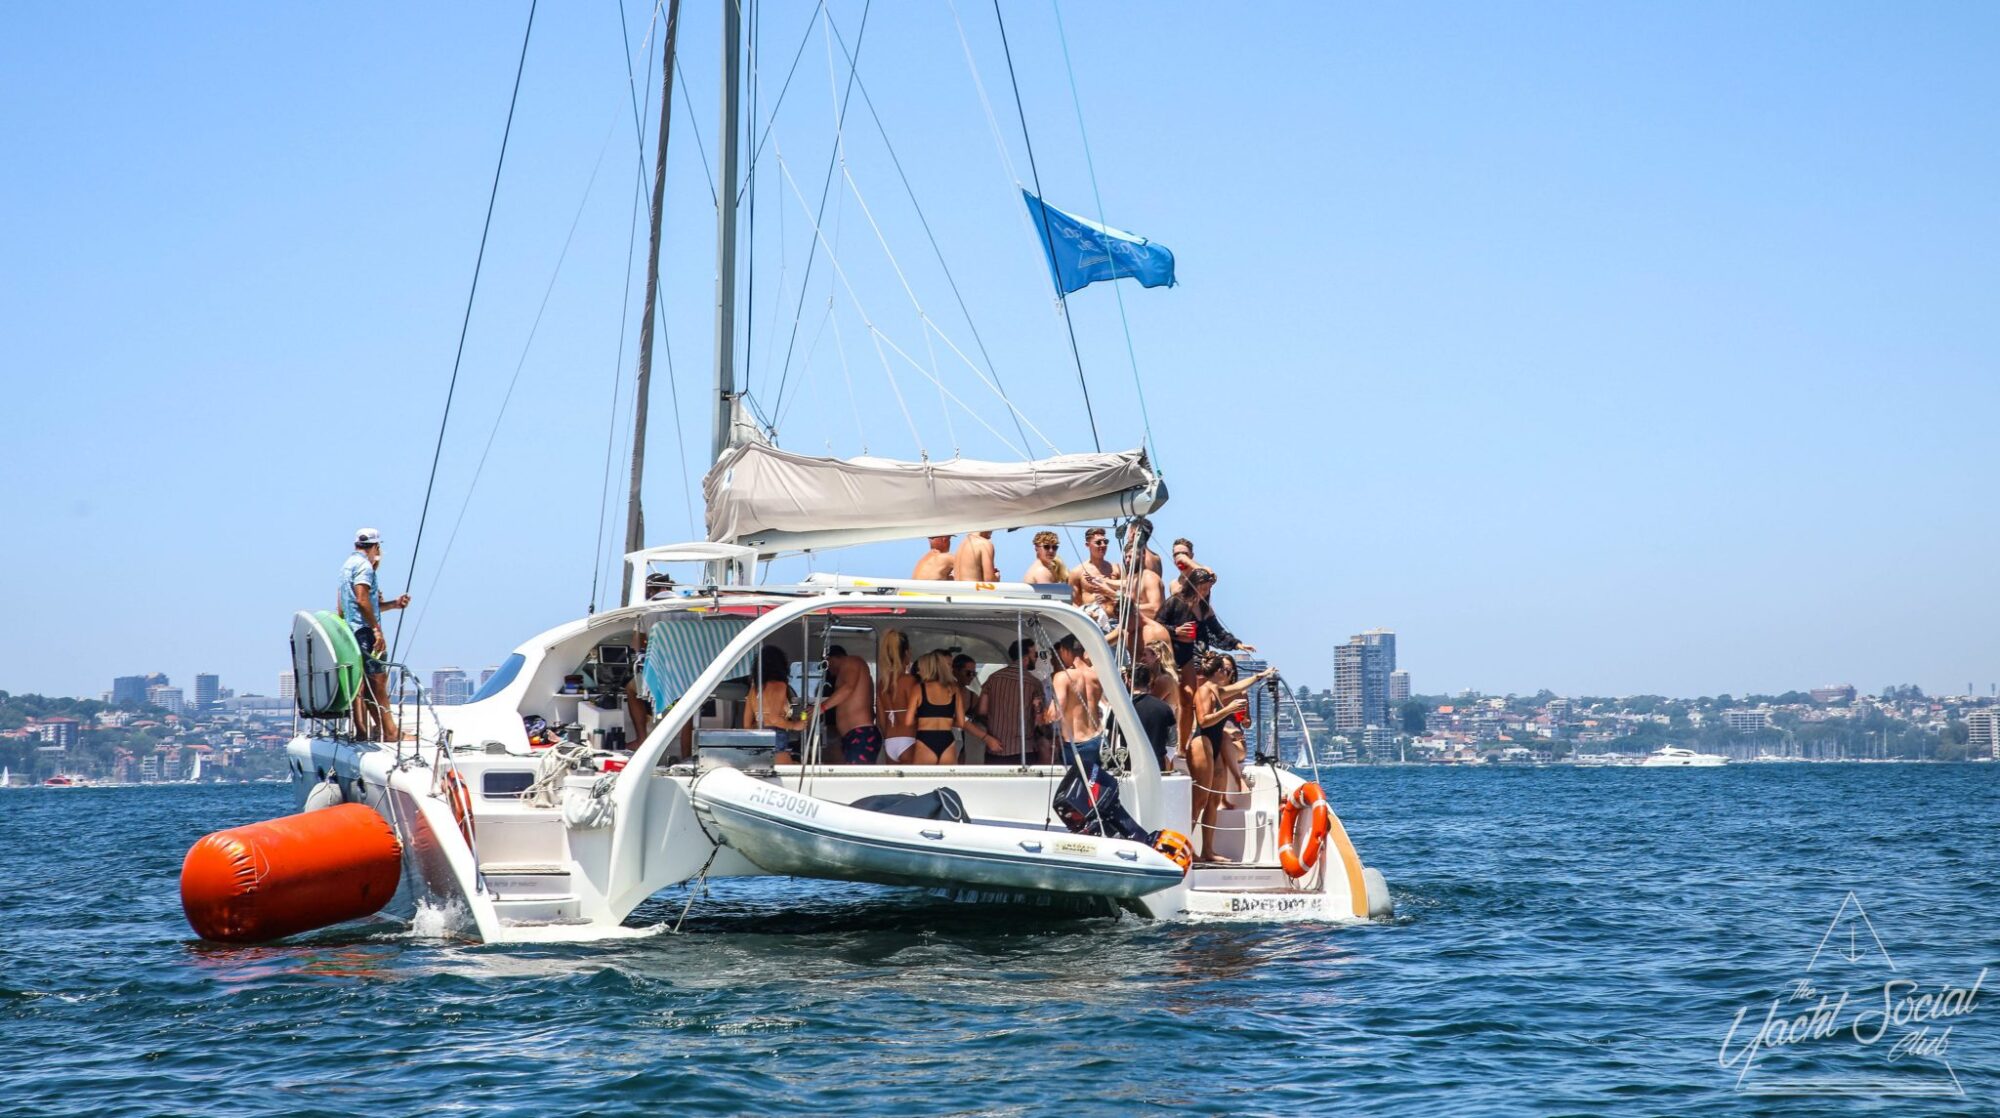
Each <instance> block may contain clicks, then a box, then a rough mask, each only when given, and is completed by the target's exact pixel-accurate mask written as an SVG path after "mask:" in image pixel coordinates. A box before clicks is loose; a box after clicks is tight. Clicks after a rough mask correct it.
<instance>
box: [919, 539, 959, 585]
mask: <svg viewBox="0 0 2000 1118" xmlns="http://www.w3.org/2000/svg"><path fill="white" fill-rule="evenodd" d="M910 577H911V578H913V579H919V580H922V581H925V582H950V581H951V580H952V562H951V537H950V536H932V537H931V549H930V550H929V551H926V552H924V557H923V558H921V559H919V560H917V569H916V570H914V571H911V572H910Z"/></svg>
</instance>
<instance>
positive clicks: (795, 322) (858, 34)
mask: <svg viewBox="0 0 2000 1118" xmlns="http://www.w3.org/2000/svg"><path fill="white" fill-rule="evenodd" d="M874 6H875V0H867V3H865V4H863V5H862V6H861V26H860V28H859V29H858V30H856V31H855V33H854V50H853V51H852V52H851V53H850V52H848V51H847V48H846V46H845V45H844V44H843V45H842V47H841V51H842V53H843V54H847V58H848V67H847V89H846V91H844V92H843V93H842V94H841V95H840V106H839V108H838V109H837V110H836V111H835V113H834V120H833V131H834V135H835V136H836V137H838V136H839V135H840V133H841V126H842V125H843V124H845V123H846V121H847V106H848V104H849V103H850V102H851V101H852V100H853V96H854V84H855V69H854V66H855V63H856V62H858V61H859V60H860V57H861V43H862V40H864V39H865V38H867V36H868V13H869V11H870V10H871V9H872V8H873V7H874ZM819 12H820V16H821V17H822V18H823V19H825V20H826V21H827V26H828V27H831V26H832V23H833V20H832V16H831V14H830V13H828V12H827V10H826V8H825V6H824V5H822V6H821V7H820V9H819ZM839 158H840V148H839V146H838V145H836V146H835V148H834V150H833V151H832V152H830V153H828V155H827V157H826V176H825V179H824V180H823V181H822V182H821V183H820V187H819V208H818V209H817V210H816V211H814V213H813V229H814V230H815V231H817V230H818V229H819V227H820V223H821V222H822V221H824V220H825V218H826V199H827V196H828V195H829V194H831V193H832V191H833V169H834V167H835V165H836V164H837V162H838V160H839ZM818 249H819V242H818V241H817V240H815V241H813V242H812V243H811V244H810V245H809V246H808V247H807V249H806V269H805V274H804V276H802V277H801V278H800V279H799V301H798V305H797V306H795V307H793V308H792V331H791V337H790V338H788V339H786V341H785V362H784V364H783V365H781V366H779V369H778V394H777V397H776V402H775V403H774V404H773V405H772V409H773V410H779V409H782V408H783V406H784V402H785V385H786V384H787V383H788V382H789V381H790V380H791V375H792V349H793V347H794V346H796V345H797V344H798V341H799V316H800V315H801V314H803V313H804V312H805V307H806V291H807V289H808V288H810V287H811V286H812V272H813V261H814V260H816V259H817V258H818V255H819V253H818ZM828 297H829V298H831V295H830V294H829V296H828Z"/></svg>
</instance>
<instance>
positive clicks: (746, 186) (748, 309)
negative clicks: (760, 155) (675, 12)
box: [729, 0, 764, 394]
mask: <svg viewBox="0 0 2000 1118" xmlns="http://www.w3.org/2000/svg"><path fill="white" fill-rule="evenodd" d="M730 2H732V3H738V2H747V4H748V6H749V8H750V19H749V24H750V26H749V27H748V28H747V30H748V31H749V35H748V36H747V38H748V39H749V41H750V73H749V75H748V81H747V83H746V84H748V85H749V87H750V125H751V127H753V128H754V127H756V123H757V88H758V84H759V83H758V80H757V78H758V74H757V25H758V23H759V16H760V15H761V14H762V13H763V10H764V6H763V5H762V4H760V3H758V2H757V0H730ZM739 135H740V133H739ZM737 138H738V137H737V136H731V137H729V142H730V143H731V144H734V143H735V142H736V140H737ZM731 185H732V186H734V184H731ZM746 194H747V195H749V200H750V205H749V210H750V213H749V221H748V223H747V226H746V228H745V229H744V231H743V244H744V247H745V248H746V249H747V250H748V251H746V252H744V253H743V255H744V257H745V258H746V259H745V260H744V262H743V265H744V266H743V271H744V282H745V284H746V285H747V287H748V290H746V291H745V292H744V294H743V358H742V360H743V391H744V393H745V394H748V393H749V391H750V347H751V346H753V345H755V344H756V342H757V165H756V164H755V163H752V164H751V165H750V166H748V167H746V168H744V169H743V185H742V186H741V187H738V188H736V197H737V199H738V200H739V201H740V200H742V198H743V196H744V195H746ZM732 325H733V324H732Z"/></svg>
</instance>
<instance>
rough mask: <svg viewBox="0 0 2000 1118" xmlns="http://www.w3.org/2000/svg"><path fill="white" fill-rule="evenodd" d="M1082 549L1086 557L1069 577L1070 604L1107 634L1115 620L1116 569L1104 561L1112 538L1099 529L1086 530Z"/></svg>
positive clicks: (1116, 595) (1116, 602) (1116, 599)
mask: <svg viewBox="0 0 2000 1118" xmlns="http://www.w3.org/2000/svg"><path fill="white" fill-rule="evenodd" d="M1083 546H1084V548H1085V550H1086V551H1088V552H1089V554H1088V555H1087V556H1086V557H1085V558H1084V560H1083V562H1081V563H1078V564H1077V565H1076V569H1075V570H1072V571H1071V572H1070V573H1069V589H1070V604H1072V605H1077V606H1082V607H1083V612H1085V613H1087V614H1089V615H1090V619H1091V620H1092V621H1095V622H1097V627H1098V629H1100V630H1104V631H1109V630H1110V629H1111V628H1112V626H1113V625H1115V624H1116V623H1117V622H1116V620H1115V619H1116V618H1117V616H1118V588H1117V581H1116V580H1117V574H1118V569H1117V568H1116V567H1113V566H1112V565H1111V561H1110V560H1108V559H1106V558H1105V557H1104V554H1105V552H1106V551H1108V550H1110V548H1111V536H1110V534H1109V533H1107V532H1106V531H1105V530H1104V529H1103V528H1101V527H1093V528H1090V529H1087V530H1086V531H1085V532H1084V533H1083Z"/></svg>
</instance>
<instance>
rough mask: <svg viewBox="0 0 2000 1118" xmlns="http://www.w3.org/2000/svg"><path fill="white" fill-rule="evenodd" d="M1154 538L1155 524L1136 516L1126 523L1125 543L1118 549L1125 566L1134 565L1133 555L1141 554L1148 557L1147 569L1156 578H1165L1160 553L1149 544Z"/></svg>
mask: <svg viewBox="0 0 2000 1118" xmlns="http://www.w3.org/2000/svg"><path fill="white" fill-rule="evenodd" d="M1152 536H1153V522H1152V521H1150V520H1148V519H1146V518H1145V517H1143V516H1135V517H1133V518H1132V519H1130V520H1128V521H1126V522H1125V542H1124V543H1123V544H1122V545H1120V547H1119V549H1118V553H1119V555H1120V556H1121V557H1122V558H1123V559H1124V560H1125V565H1126V566H1127V567H1130V566H1131V565H1132V553H1133V552H1134V551H1137V552H1141V553H1143V554H1144V555H1145V557H1146V569H1147V570H1149V571H1151V572H1153V574H1154V576H1156V577H1160V578H1164V577H1165V572H1166V568H1165V567H1163V566H1162V565H1161V564H1160V553H1159V552H1157V551H1154V550H1153V549H1152V547H1151V546H1150V545H1149V544H1148V543H1147V541H1148V540H1150V539H1151V538H1152Z"/></svg>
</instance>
